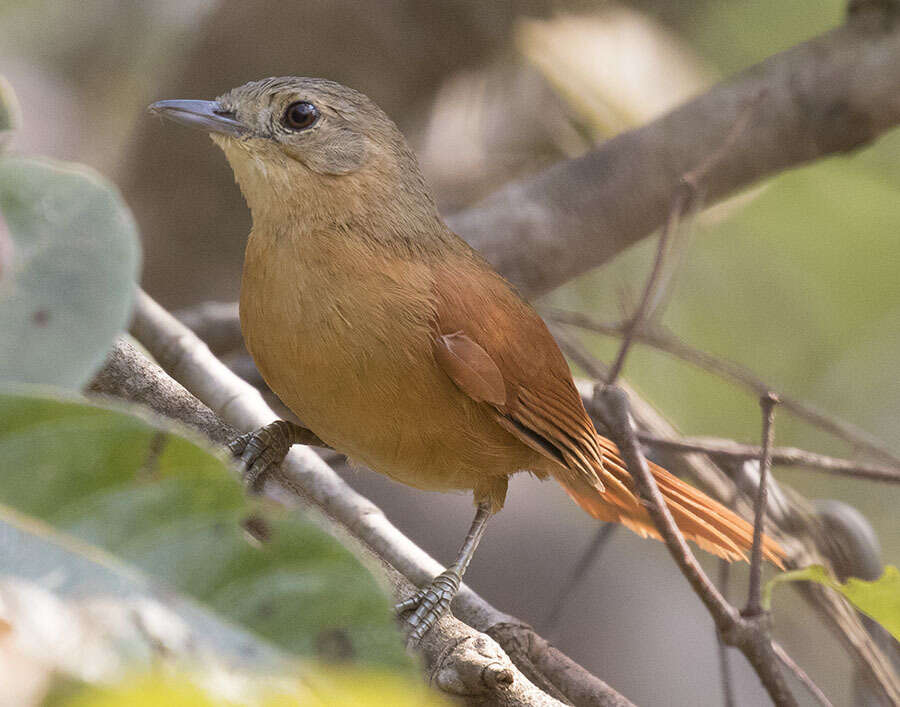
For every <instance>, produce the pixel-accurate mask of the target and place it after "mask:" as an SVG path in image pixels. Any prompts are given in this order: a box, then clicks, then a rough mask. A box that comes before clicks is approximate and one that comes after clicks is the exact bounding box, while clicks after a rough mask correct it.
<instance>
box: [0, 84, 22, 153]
mask: <svg viewBox="0 0 900 707" xmlns="http://www.w3.org/2000/svg"><path fill="white" fill-rule="evenodd" d="M20 122H21V111H20V109H19V101H18V99H17V98H16V94H15V92H14V91H13V88H12V86H11V85H10V83H9V81H7V80H6V79H5V78H4V77H3V76H0V150H2V149H3V148H4V147H6V143H8V142H9V140H10V138H11V137H12V133H13V131H15V130H16V128H18V127H19V123H20Z"/></svg>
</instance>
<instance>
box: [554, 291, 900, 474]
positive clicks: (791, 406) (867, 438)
mask: <svg viewBox="0 0 900 707" xmlns="http://www.w3.org/2000/svg"><path fill="white" fill-rule="evenodd" d="M541 314H542V315H543V316H544V317H545V318H546V319H549V320H550V321H551V322H556V323H558V324H566V325H569V326H575V327H578V328H580V329H587V330H588V331H593V332H596V333H598V334H604V335H606V336H616V337H621V336H623V335H624V333H625V330H626V327H627V322H616V323H609V322H603V321H601V320H599V319H596V318H595V317H591V316H590V315H587V314H581V313H580V312H569V311H565V310H560V309H552V308H542V309H541ZM633 338H634V340H635V341H638V342H640V343H642V344H646V345H647V346H651V347H652V348H655V349H657V350H659V351H664V352H666V353H668V354H671V355H672V356H675V357H676V358H679V359H681V360H682V361H685V362H687V363H690V364H692V365H694V366H696V367H697V368H700V369H701V370H704V371H707V372H709V373H713V374H715V375H717V376H719V377H720V378H723V379H725V380H728V381H730V382H733V383H737V384H739V385H741V386H743V387H744V388H747V389H748V390H750V391H751V392H753V393H754V394H755V395H757V396H762V395H765V394H767V393H768V392H770V391H773V390H775V388H774V387H773V386H771V385H769V384H768V383H766V382H765V381H764V380H762V379H760V378H759V377H758V376H757V375H756V374H755V373H753V371H751V370H750V369H748V368H746V367H744V366H742V365H740V364H739V363H736V362H734V361H729V360H727V359H724V358H719V357H718V356H714V355H712V354H710V353H707V352H706V351H701V350H700V349H697V348H695V347H693V346H690V345H689V344H687V343H685V342H684V341H682V340H681V339H679V338H678V337H676V336H675V335H674V334H672V333H671V332H669V331H667V330H666V329H664V328H663V327H662V326H660V325H658V324H656V325H654V326H653V327H649V328H648V327H644V328H643V329H641V331H638V332H635V333H634V335H633ZM778 399H779V400H780V401H781V403H780V405H781V407H782V408H783V409H785V410H788V411H789V412H791V413H792V414H794V415H796V416H797V417H799V418H800V419H802V420H805V421H806V422H808V423H810V424H811V425H814V426H815V427H818V428H819V429H821V430H824V431H825V432H828V433H829V434H831V435H833V436H835V437H837V438H839V439H842V440H844V441H845V442H847V443H849V444H851V445H853V446H854V447H856V448H857V449H859V450H860V451H864V452H866V453H867V454H870V455H872V456H873V457H877V458H879V459H882V460H884V461H888V462H890V463H892V464H896V465H898V466H900V456H897V455H896V454H895V453H894V452H893V451H891V450H890V449H888V448H887V447H886V446H885V444H884V442H882V441H881V440H879V439H877V438H876V437H874V436H872V435H871V434H869V433H868V432H866V431H865V430H863V429H862V428H860V427H857V426H856V425H854V424H851V423H849V422H846V421H845V420H841V419H839V418H837V417H834V416H833V415H829V414H826V413H824V412H822V411H821V410H819V409H817V408H816V407H814V406H813V405H810V404H809V403H806V402H804V401H802V400H797V399H796V398H792V397H790V396H787V395H784V394H783V393H781V392H778Z"/></svg>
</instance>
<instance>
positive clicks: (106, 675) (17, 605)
mask: <svg viewBox="0 0 900 707" xmlns="http://www.w3.org/2000/svg"><path fill="white" fill-rule="evenodd" d="M0 625H2V626H3V627H4V630H3V631H0V684H2V685H3V696H2V698H0V702H2V703H3V704H19V705H30V704H37V703H39V702H43V698H44V696H45V694H46V691H47V689H48V687H50V686H51V685H52V683H54V682H58V680H59V679H60V678H62V679H63V680H64V681H66V684H68V683H69V682H88V683H93V682H97V681H109V680H114V679H116V678H118V677H119V676H120V675H121V674H123V672H125V671H131V670H134V669H135V668H136V667H138V666H146V667H151V666H156V665H159V664H160V663H165V664H166V665H167V666H170V667H172V666H175V665H179V666H182V667H184V668H189V669H190V670H191V672H192V673H193V674H196V675H198V676H201V675H210V674H211V675H216V674H222V673H227V674H228V675H229V678H230V683H229V685H230V688H231V689H232V690H235V689H236V688H238V687H244V686H246V688H247V689H251V688H252V687H253V686H254V685H255V683H256V682H257V681H259V680H260V679H263V678H265V679H267V680H271V679H272V678H273V676H278V675H282V676H286V675H290V674H298V668H299V664H297V662H296V661H292V660H289V659H288V657H287V656H286V655H284V654H282V653H280V652H279V651H278V650H277V649H275V648H274V647H273V646H271V645H270V644H268V643H266V642H265V641H262V640H260V639H259V638H257V637H255V636H253V635H252V634H250V633H249V632H247V631H244V630H241V629H239V628H236V627H234V626H232V625H230V624H229V623H227V622H224V621H222V620H221V619H220V618H218V617H216V616H215V615H213V614H211V613H210V612H208V611H205V610H203V609H201V608H199V607H197V606H196V605H194V604H193V603H192V602H190V601H186V600H185V599H183V598H182V597H180V596H177V595H175V594H174V593H173V592H171V591H169V590H161V589H159V588H158V587H154V586H152V585H151V583H150V582H149V581H148V580H147V579H146V578H145V577H143V576H142V575H140V573H138V572H136V571H135V570H133V569H131V568H130V567H128V566H127V565H124V564H123V563H121V562H118V561H117V560H116V559H115V558H113V557H111V556H109V555H107V554H106V553H105V552H103V551H102V550H99V549H98V548H96V547H94V546H91V545H88V544H86V543H83V542H80V541H77V540H75V539H73V538H70V537H67V536H65V535H62V534H60V533H57V532H55V531H54V530H52V529H51V528H50V527H49V526H47V525H45V524H44V523H42V522H40V521H37V520H35V519H33V518H29V517H26V516H23V515H21V514H17V513H15V512H14V511H12V510H10V509H8V508H6V507H4V506H0ZM4 700H5V701H4Z"/></svg>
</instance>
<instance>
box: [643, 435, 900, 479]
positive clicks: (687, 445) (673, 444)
mask: <svg viewBox="0 0 900 707" xmlns="http://www.w3.org/2000/svg"><path fill="white" fill-rule="evenodd" d="M638 439H640V441H641V442H643V443H644V444H646V445H648V446H650V447H654V448H656V449H665V450H668V451H672V452H686V453H691V452H701V453H703V454H710V455H712V456H718V457H730V458H731V459H734V460H735V461H747V460H749V459H759V458H760V454H761V453H762V449H761V448H760V447H757V446H754V445H752V444H741V443H740V442H735V441H734V440H730V439H718V438H712V437H710V438H707V437H686V438H684V439H666V438H664V437H658V436H656V435H652V434H648V433H645V432H641V433H638ZM771 452H772V463H773V464H778V465H780V466H799V467H804V468H807V469H815V470H817V471H825V472H828V473H831V474H837V475H840V476H849V477H851V478H856V479H870V480H872V481H884V482H887V483H892V484H900V468H898V467H891V466H885V465H883V464H864V463H862V462H858V461H854V460H852V459H840V458H838V457H829V456H827V455H825V454H819V453H817V452H808V451H806V450H805V449H797V448H796V447H773V448H772V450H771Z"/></svg>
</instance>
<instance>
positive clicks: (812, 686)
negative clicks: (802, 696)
mask: <svg viewBox="0 0 900 707" xmlns="http://www.w3.org/2000/svg"><path fill="white" fill-rule="evenodd" d="M772 650H773V651H774V652H775V656H776V657H777V658H778V660H780V661H781V662H782V664H783V665H784V667H786V668H787V669H788V670H790V671H791V672H792V673H793V674H794V677H796V678H797V680H799V681H800V682H801V683H803V686H804V687H805V688H806V689H807V690H809V693H810V694H811V695H812V696H813V697H814V698H815V699H816V701H817V702H818V703H819V704H820V705H822V707H834V705H833V704H831V700H829V699H828V698H827V697H826V696H825V693H824V692H822V690H821V689H820V688H819V686H818V685H816V683H814V682H813V681H812V678H811V677H809V675H807V673H806V671H805V670H804V669H803V668H801V667H800V666H799V665H797V663H795V662H794V659H793V658H791V656H790V655H789V654H788V652H787V651H786V650H785V649H784V648H783V647H782V645H781V644H780V643H778V642H777V641H772Z"/></svg>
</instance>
